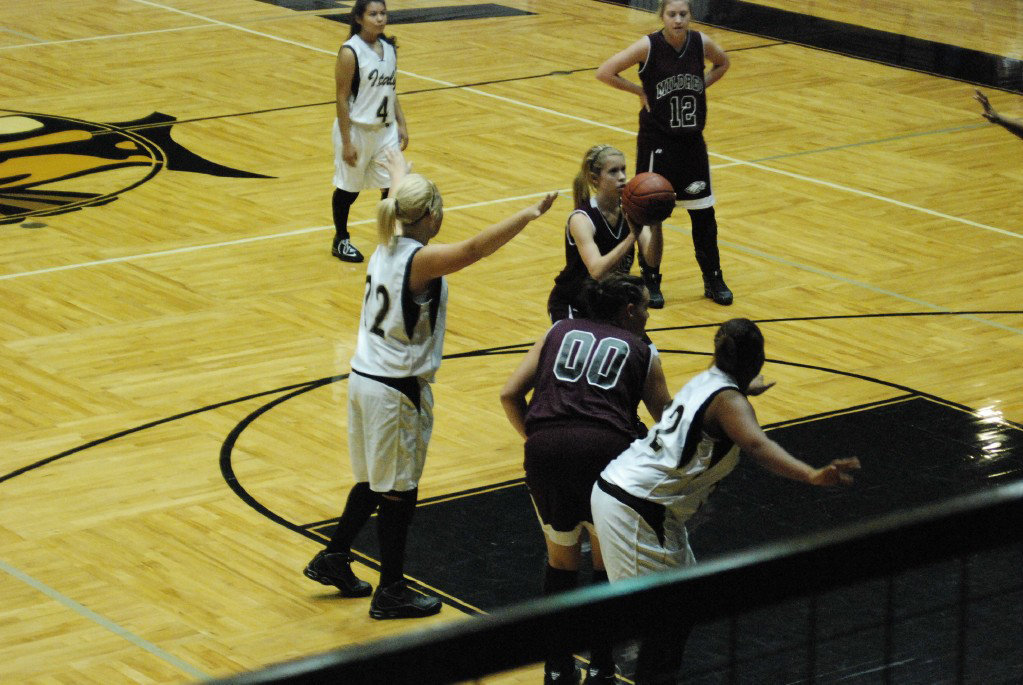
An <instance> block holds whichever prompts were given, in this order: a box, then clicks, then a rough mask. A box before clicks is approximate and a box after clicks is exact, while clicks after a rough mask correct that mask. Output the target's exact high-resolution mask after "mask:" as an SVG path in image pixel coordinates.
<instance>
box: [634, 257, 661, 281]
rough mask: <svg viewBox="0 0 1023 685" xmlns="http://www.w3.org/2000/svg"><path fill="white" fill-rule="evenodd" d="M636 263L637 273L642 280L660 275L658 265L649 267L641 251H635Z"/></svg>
mask: <svg viewBox="0 0 1023 685" xmlns="http://www.w3.org/2000/svg"><path fill="white" fill-rule="evenodd" d="M636 261H637V262H639V271H640V273H641V274H643V277H644V278H647V279H649V278H650V277H651V276H656V275H657V274H659V273H661V266H660V265H657V266H651V265H650V264H647V263H646V260H645V259H643V250H636Z"/></svg>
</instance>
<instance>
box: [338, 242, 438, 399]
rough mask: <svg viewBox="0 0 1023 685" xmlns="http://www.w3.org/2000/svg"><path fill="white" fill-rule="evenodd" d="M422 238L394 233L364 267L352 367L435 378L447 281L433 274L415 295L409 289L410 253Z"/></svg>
mask: <svg viewBox="0 0 1023 685" xmlns="http://www.w3.org/2000/svg"><path fill="white" fill-rule="evenodd" d="M422 247H423V244H422V243H420V242H419V241H418V240H413V239H412V238H398V241H397V244H396V245H395V247H394V249H393V250H391V249H389V248H388V247H387V246H386V245H380V246H378V247H377V249H376V251H374V252H373V256H372V257H370V258H369V265H368V266H367V268H366V294H365V297H364V298H363V301H362V317H361V319H360V322H359V337H358V340H357V342H356V345H355V356H354V357H352V369H354V370H355V371H360V372H362V373H366V374H370V375H373V376H385V377H388V378H405V377H409V376H419V377H421V378H423V379H424V380H426V381H433V376H434V373H435V372H436V371H437V368H438V367H439V366H440V361H441V355H442V350H443V347H444V323H445V318H446V316H447V301H448V286H447V283H446V282H445V280H444V279H443V278H438V279H436V280H434V281H433V282H432V283H431V284H430V287H429V288H428V290H427V291H426V293H424V294H423V295H421V296H420V297H418V298H413V297H412V293H411V291H409V289H408V270H409V267H410V266H411V264H412V257H413V256H414V255H415V254H416V252H417V251H418V250H419V249H420V248H422Z"/></svg>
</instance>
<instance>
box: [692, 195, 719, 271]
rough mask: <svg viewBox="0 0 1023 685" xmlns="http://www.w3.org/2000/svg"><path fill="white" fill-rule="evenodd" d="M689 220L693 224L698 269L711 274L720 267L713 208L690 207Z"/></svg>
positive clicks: (716, 224)
mask: <svg viewBox="0 0 1023 685" xmlns="http://www.w3.org/2000/svg"><path fill="white" fill-rule="evenodd" d="M689 220H690V221H691V222H692V225H693V249H695V250H696V261H697V263H698V264H699V265H700V271H702V272H703V273H704V274H705V275H706V274H712V273H714V272H715V271H718V270H719V269H720V268H721V257H720V255H719V254H718V223H717V220H716V219H715V218H714V208H713V207H707V208H706V209H690V210H689Z"/></svg>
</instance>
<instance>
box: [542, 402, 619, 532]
mask: <svg viewBox="0 0 1023 685" xmlns="http://www.w3.org/2000/svg"><path fill="white" fill-rule="evenodd" d="M632 439H633V436H631V435H626V434H624V433H622V432H620V431H616V430H612V429H609V428H607V427H605V426H601V425H600V424H596V423H582V422H580V423H559V424H557V425H556V426H550V427H544V428H540V429H537V430H534V431H532V432H531V433H530V435H529V438H528V439H527V440H526V460H525V469H526V485H527V486H528V488H529V494H530V496H531V497H532V498H533V505H534V506H535V507H536V513H537V516H538V517H539V518H540V523H541V525H542V526H543V528H544V533H545V534H546V535H547V537H549V538H551V539H552V540H553V541H554V542H556V543H558V544H562V545H566V546H567V545H570V544H572V543H573V542H574V541H573V540H572V539H571V538H572V537H575V538H576V539H578V533H579V531H580V529H581V527H582V526H583V525H584V524H590V525H589V526H587V527H590V526H592V523H593V515H592V514H591V513H590V492H591V491H592V490H593V484H594V483H595V482H596V480H597V476H599V475H600V472H601V471H603V470H604V467H605V466H607V465H608V463H609V462H610V461H611V460H612V459H614V458H615V457H617V456H618V455H619V454H621V453H622V452H624V451H625V448H626V447H628V446H629V443H631V442H632ZM557 533H562V534H564V535H557Z"/></svg>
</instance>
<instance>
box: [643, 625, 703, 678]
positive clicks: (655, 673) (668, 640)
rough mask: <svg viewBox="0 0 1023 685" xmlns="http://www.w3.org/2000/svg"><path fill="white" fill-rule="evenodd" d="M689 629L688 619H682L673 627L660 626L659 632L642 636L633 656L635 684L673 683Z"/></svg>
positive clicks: (691, 627) (691, 626)
mask: <svg viewBox="0 0 1023 685" xmlns="http://www.w3.org/2000/svg"><path fill="white" fill-rule="evenodd" d="M692 630H693V622H692V620H691V619H689V618H688V617H685V616H683V617H680V618H679V619H678V621H677V622H676V623H675V624H674V625H667V626H662V627H661V630H659V631H657V632H654V633H650V634H648V635H644V636H643V637H642V638H641V639H640V645H639V655H638V656H637V657H636V675H635V681H636V685H664V684H673V683H675V682H676V681H677V680H678V672H679V669H680V668H681V666H682V653H683V652H684V651H685V647H686V641H687V640H688V639H689V633H691V632H692Z"/></svg>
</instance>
